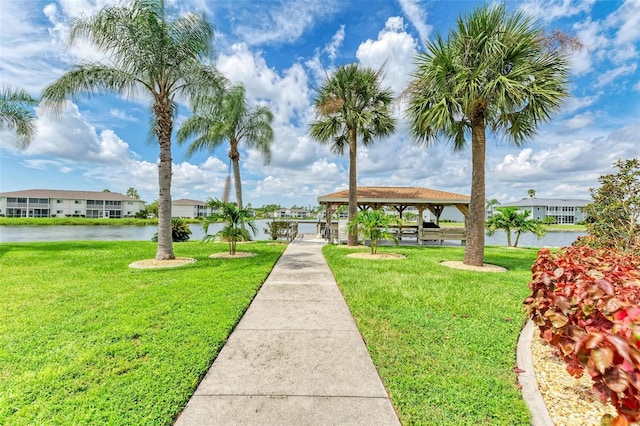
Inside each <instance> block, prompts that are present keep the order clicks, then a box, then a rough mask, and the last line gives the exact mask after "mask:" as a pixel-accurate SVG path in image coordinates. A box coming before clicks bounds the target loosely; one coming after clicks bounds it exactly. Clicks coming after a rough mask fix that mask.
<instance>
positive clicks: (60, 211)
mask: <svg viewBox="0 0 640 426" xmlns="http://www.w3.org/2000/svg"><path fill="white" fill-rule="evenodd" d="M62 213H64V210H56V214H62Z"/></svg>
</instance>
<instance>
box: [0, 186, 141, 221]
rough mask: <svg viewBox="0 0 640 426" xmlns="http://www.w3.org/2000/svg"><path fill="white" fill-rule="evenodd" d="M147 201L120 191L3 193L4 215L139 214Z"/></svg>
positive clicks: (1, 211)
mask: <svg viewBox="0 0 640 426" xmlns="http://www.w3.org/2000/svg"><path fill="white" fill-rule="evenodd" d="M144 209H145V202H144V201H142V200H138V199H136V198H134V197H129V196H127V195H124V194H120V193H117V192H97V191H63V190H57V189H28V190H26V191H13V192H3V193H0V216H6V217H89V218H122V217H135V215H136V213H137V212H139V211H141V210H144Z"/></svg>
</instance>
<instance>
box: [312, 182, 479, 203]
mask: <svg viewBox="0 0 640 426" xmlns="http://www.w3.org/2000/svg"><path fill="white" fill-rule="evenodd" d="M348 201H349V190H348V189H345V190H343V191H338V192H334V193H332V194H326V195H321V196H319V197H318V203H320V204H325V203H343V202H348ZM469 201H470V197H469V196H468V195H463V194H456V193H454V192H446V191H439V190H437V189H430V188H416V187H407V186H359V187H358V203H381V204H398V203H403V204H404V203H407V204H469Z"/></svg>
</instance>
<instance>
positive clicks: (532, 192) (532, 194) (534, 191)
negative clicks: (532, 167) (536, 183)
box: [527, 189, 536, 198]
mask: <svg viewBox="0 0 640 426" xmlns="http://www.w3.org/2000/svg"><path fill="white" fill-rule="evenodd" d="M527 195H528V196H529V198H535V197H536V190H535V189H529V190H528V191H527Z"/></svg>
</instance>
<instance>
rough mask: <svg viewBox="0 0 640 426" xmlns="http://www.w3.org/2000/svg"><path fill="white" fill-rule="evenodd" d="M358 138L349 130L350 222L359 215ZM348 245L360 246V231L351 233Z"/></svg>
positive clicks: (352, 130) (354, 230)
mask: <svg viewBox="0 0 640 426" xmlns="http://www.w3.org/2000/svg"><path fill="white" fill-rule="evenodd" d="M357 148H358V138H357V133H356V131H355V129H350V130H349V222H351V221H353V220H355V218H356V215H357V214H358V178H357V174H356V155H357ZM347 245H349V246H356V245H358V230H357V229H353V230H352V231H351V232H349V238H348V239H347Z"/></svg>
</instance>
